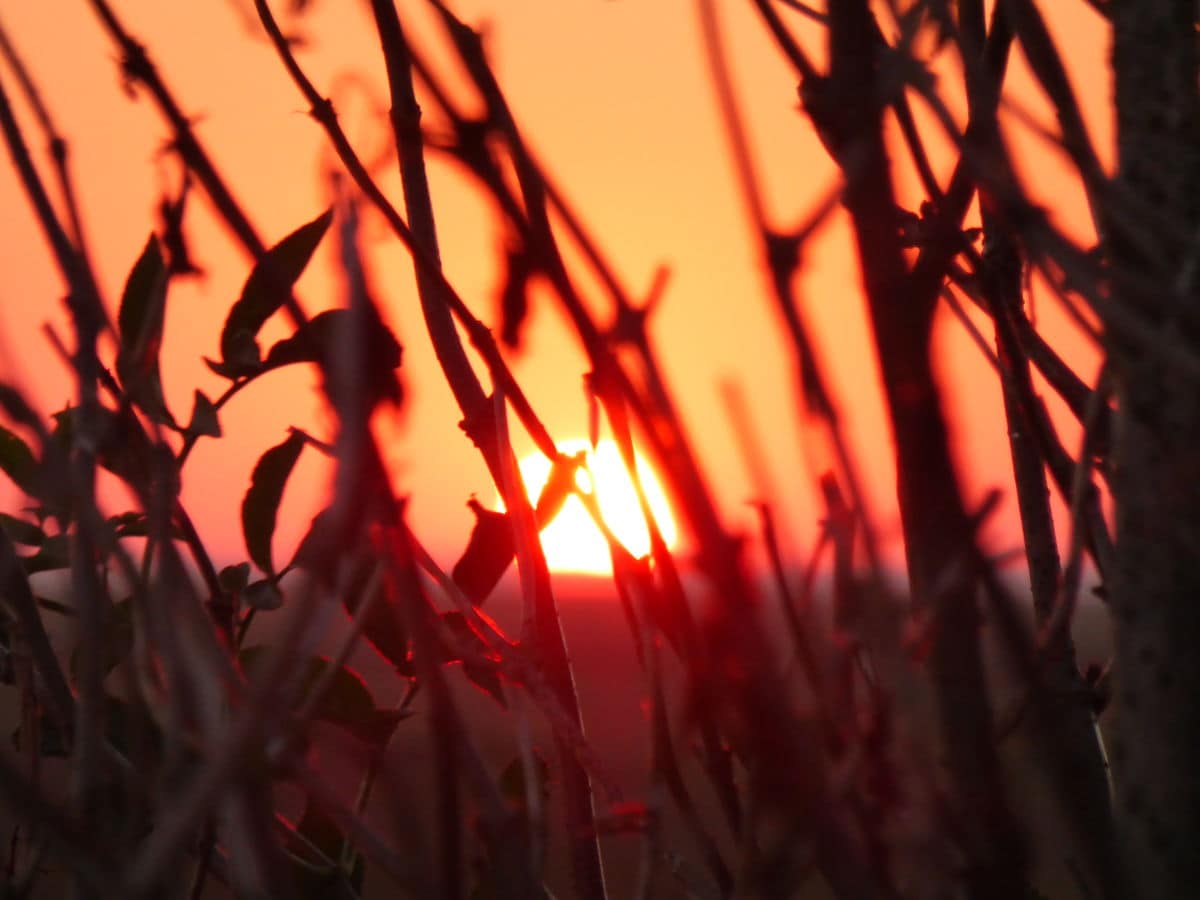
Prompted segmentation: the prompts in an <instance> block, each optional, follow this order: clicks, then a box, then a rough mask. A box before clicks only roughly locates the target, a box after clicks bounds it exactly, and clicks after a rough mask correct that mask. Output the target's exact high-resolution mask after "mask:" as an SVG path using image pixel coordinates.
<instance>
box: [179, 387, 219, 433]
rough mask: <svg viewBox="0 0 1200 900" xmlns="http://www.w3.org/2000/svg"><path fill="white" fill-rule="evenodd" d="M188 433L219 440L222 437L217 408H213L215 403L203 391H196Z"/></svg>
mask: <svg viewBox="0 0 1200 900" xmlns="http://www.w3.org/2000/svg"><path fill="white" fill-rule="evenodd" d="M187 433H188V434H194V435H196V436H197V437H200V436H205V437H214V438H219V437H220V436H221V422H220V420H219V419H218V418H217V408H216V407H215V406H213V402H212V401H211V400H209V399H208V396H207V395H205V394H204V392H203V391H196V396H195V399H194V401H193V402H192V419H191V421H190V422H188V427H187Z"/></svg>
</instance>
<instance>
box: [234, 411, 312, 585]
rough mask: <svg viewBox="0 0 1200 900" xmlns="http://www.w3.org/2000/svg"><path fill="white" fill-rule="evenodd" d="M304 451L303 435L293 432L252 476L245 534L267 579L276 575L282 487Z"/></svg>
mask: <svg viewBox="0 0 1200 900" xmlns="http://www.w3.org/2000/svg"><path fill="white" fill-rule="evenodd" d="M303 448H304V435H303V434H301V433H299V432H296V431H293V432H292V433H291V434H290V435H288V438H287V440H285V441H284V442H283V443H282V444H278V445H277V446H274V447H272V448H271V449H270V450H268V451H267V452H266V453H264V454H263V455H262V456H261V457H260V458H259V460H258V464H257V465H255V467H254V472H253V473H252V474H251V476H250V489H249V490H248V491H246V497H245V499H244V500H242V534H243V536H244V537H245V539H246V550H247V552H248V553H249V554H250V559H251V560H253V561H254V564H255V565H256V566H258V567H259V568H260V569H262V571H264V572H266V573H267V574H268V575H274V574H275V565H274V563H273V562H272V557H271V538H272V537H273V536H274V534H275V517H276V515H277V514H278V512H279V501H280V500H282V499H283V487H284V485H285V484H286V483H287V480H288V476H289V475H291V474H292V468H293V467H294V466H295V465H296V460H297V459H299V457H300V451H301V450H302V449H303Z"/></svg>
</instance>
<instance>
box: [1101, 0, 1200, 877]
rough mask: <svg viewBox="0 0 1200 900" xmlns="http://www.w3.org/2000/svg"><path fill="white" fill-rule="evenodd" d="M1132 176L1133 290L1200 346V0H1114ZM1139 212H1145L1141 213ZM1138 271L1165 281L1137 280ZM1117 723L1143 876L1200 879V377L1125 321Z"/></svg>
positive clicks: (1129, 822)
mask: <svg viewBox="0 0 1200 900" xmlns="http://www.w3.org/2000/svg"><path fill="white" fill-rule="evenodd" d="M1111 6H1112V15H1113V26H1114V44H1113V68H1114V71H1115V74H1116V107H1117V127H1118V148H1119V154H1120V173H1119V175H1120V182H1121V183H1122V186H1123V187H1124V188H1126V189H1127V190H1128V191H1129V192H1130V194H1132V196H1133V197H1135V198H1136V201H1137V206H1136V214H1135V216H1133V217H1131V216H1129V215H1128V214H1127V215H1126V217H1125V218H1124V219H1123V220H1114V221H1111V222H1110V223H1109V225H1110V237H1111V241H1112V248H1113V253H1114V261H1115V279H1114V286H1115V289H1116V291H1117V292H1118V297H1119V299H1121V300H1122V302H1123V303H1125V304H1126V305H1127V306H1129V307H1131V308H1135V309H1137V311H1138V312H1139V313H1140V314H1141V315H1143V316H1144V317H1146V318H1147V319H1148V320H1150V321H1151V322H1153V323H1155V325H1156V326H1157V327H1159V328H1161V329H1163V330H1164V332H1169V333H1172V334H1174V335H1175V336H1176V337H1177V338H1181V339H1182V340H1184V341H1186V342H1187V343H1188V345H1190V346H1191V347H1193V348H1200V291H1198V290H1197V287H1196V279H1195V277H1194V276H1190V275H1189V274H1188V270H1189V269H1191V268H1194V261H1193V262H1191V263H1189V259H1190V258H1191V257H1193V256H1194V255H1195V235H1196V233H1197V228H1198V226H1200V215H1198V214H1197V206H1198V204H1200V165H1198V160H1200V140H1198V135H1200V103H1198V100H1197V67H1196V42H1197V37H1196V33H1195V31H1194V29H1193V24H1192V23H1193V17H1194V15H1195V12H1196V10H1195V6H1194V3H1193V0H1114V2H1113V3H1112V4H1111ZM1131 218H1132V219H1133V220H1132V221H1131ZM1124 272H1132V273H1136V274H1137V275H1138V276H1139V277H1141V278H1142V279H1152V280H1153V282H1156V283H1157V284H1159V285H1161V290H1160V291H1158V292H1157V295H1149V294H1148V293H1147V292H1137V293H1136V294H1135V292H1134V291H1133V290H1132V289H1130V288H1129V286H1128V285H1129V282H1128V281H1126V280H1125V279H1123V278H1122V274H1123V273H1124ZM1110 339H1111V347H1110V350H1111V353H1112V359H1113V365H1114V371H1115V373H1116V377H1117V389H1118V403H1119V407H1120V416H1119V421H1118V423H1117V432H1116V440H1115V444H1114V453H1115V462H1116V472H1115V478H1114V480H1113V484H1112V486H1113V494H1114V499H1115V502H1116V530H1117V542H1116V573H1115V579H1114V584H1113V585H1112V590H1111V593H1112V604H1113V610H1114V613H1115V616H1116V630H1117V660H1116V662H1117V666H1116V678H1117V691H1116V696H1115V703H1116V716H1117V729H1118V730H1117V737H1116V740H1115V741H1114V743H1113V747H1112V754H1111V757H1112V763H1113V769H1114V776H1115V780H1116V785H1117V800H1118V803H1117V814H1118V818H1119V823H1120V828H1121V834H1122V839H1123V841H1122V843H1123V847H1124V849H1125V853H1126V861H1127V864H1128V867H1129V871H1130V875H1131V878H1130V882H1131V888H1132V889H1133V890H1134V891H1135V892H1136V895H1137V896H1139V897H1141V898H1144V900H1159V898H1161V900H1167V898H1178V897H1186V896H1194V892H1195V890H1196V885H1198V884H1200V652H1198V650H1197V647H1198V645H1200V384H1197V382H1196V381H1195V379H1194V378H1193V377H1192V376H1189V375H1186V374H1184V373H1182V372H1180V371H1178V370H1177V369H1173V368H1172V367H1171V366H1170V364H1168V363H1165V362H1163V361H1161V360H1160V359H1159V358H1157V355H1156V353H1155V349H1154V348H1153V347H1147V346H1144V345H1138V344H1135V343H1132V342H1130V341H1128V340H1126V339H1125V336H1124V335H1122V334H1120V333H1119V332H1116V331H1115V330H1114V333H1112V334H1110Z"/></svg>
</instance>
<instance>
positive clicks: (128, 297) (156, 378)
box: [117, 234, 174, 424]
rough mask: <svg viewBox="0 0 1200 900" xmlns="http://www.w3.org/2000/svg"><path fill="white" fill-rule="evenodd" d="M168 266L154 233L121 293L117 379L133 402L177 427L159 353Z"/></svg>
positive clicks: (118, 317) (158, 419) (148, 413)
mask: <svg viewBox="0 0 1200 900" xmlns="http://www.w3.org/2000/svg"><path fill="white" fill-rule="evenodd" d="M167 280H168V279H167V267H166V263H165V262H164V261H163V256H162V251H161V250H160V249H159V246H158V240H157V239H156V238H155V237H154V235H153V234H151V235H150V238H149V240H147V241H146V246H145V249H143V250H142V255H141V256H140V257H138V261H137V262H136V263H134V266H133V269H132V270H131V271H130V273H129V278H128V279H127V280H126V282H125V290H124V291H123V293H122V294H121V308H120V311H119V312H118V313H117V329H118V332H119V334H120V341H121V346H120V349H119V350H118V351H117V377H118V378H120V379H121V384H122V385H124V386H125V390H126V392H127V393H128V394H129V397H130V399H131V400H132V401H133V402H134V403H135V404H137V406H138V408H139V409H141V410H142V411H143V412H145V413H146V415H148V416H149V417H150V418H151V419H153V420H154V421H156V422H168V423H171V424H174V419H173V418H172V417H171V414H170V412H169V411H168V410H167V406H166V403H165V401H164V399H163V391H162V378H161V377H160V374H159V367H158V354H159V349H160V347H161V346H162V332H163V319H164V316H165V313H166V305H167Z"/></svg>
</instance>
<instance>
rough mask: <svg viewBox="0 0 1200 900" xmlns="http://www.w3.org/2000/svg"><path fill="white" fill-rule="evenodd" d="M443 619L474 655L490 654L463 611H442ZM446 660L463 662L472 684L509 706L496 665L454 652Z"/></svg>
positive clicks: (501, 703) (458, 639) (502, 704)
mask: <svg viewBox="0 0 1200 900" xmlns="http://www.w3.org/2000/svg"><path fill="white" fill-rule="evenodd" d="M442 621H443V622H444V623H445V624H446V627H447V628H449V629H450V631H451V632H453V633H454V636H455V638H456V639H457V641H458V643H459V644H460V645H461V646H463V647H464V648H469V649H470V650H471V652H472V654H473V655H474V656H477V657H484V656H487V655H488V648H487V645H486V644H485V643H484V642H483V641H482V640H481V639H480V637H479V635H477V634H476V633H475V630H474V629H473V628H471V626H470V624H468V622H467V619H466V616H464V615H463V614H462V613H460V612H457V611H454V612H447V613H442ZM446 661H447V662H461V663H462V666H463V674H464V675H466V676H467V679H468V680H469V681H470V682H471V683H472V684H474V685H475V686H476V687H477V688H479V689H480V690H482V691H483V692H484V693H485V694H488V695H489V696H490V697H491V698H492V699H493V700H495V701H496V702H497V703H499V704H500V705H501V706H503V707H504V708H505V709H507V708H508V701H507V700H506V699H505V698H504V687H503V685H502V684H501V683H500V675H499V673H497V671H496V668H495V666H492V665H488V664H487V663H482V662H479V661H477V660H475V659H468V658H465V657H464V658H459V657H457V656H455V655H453V654H452V655H450V656H449V657H448V659H447V660H446Z"/></svg>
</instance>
